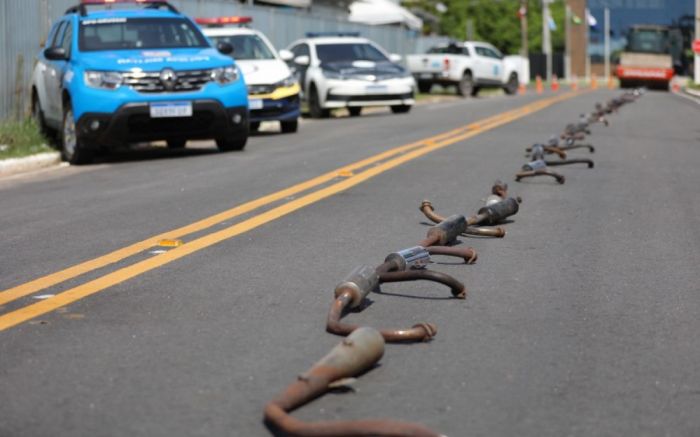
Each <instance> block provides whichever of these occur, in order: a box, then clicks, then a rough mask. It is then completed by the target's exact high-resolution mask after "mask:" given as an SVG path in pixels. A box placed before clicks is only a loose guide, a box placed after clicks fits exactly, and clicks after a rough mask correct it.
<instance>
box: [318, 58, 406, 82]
mask: <svg viewBox="0 0 700 437" xmlns="http://www.w3.org/2000/svg"><path fill="white" fill-rule="evenodd" d="M321 68H322V69H323V70H324V71H329V72H332V73H336V74H339V75H342V76H344V77H347V78H353V79H355V78H357V79H364V80H369V81H376V80H382V79H389V78H394V77H403V76H405V75H406V74H407V72H406V69H405V68H403V67H402V66H400V65H398V64H394V63H393V62H388V61H385V62H370V61H354V62H352V61H348V62H324V63H322V64H321Z"/></svg>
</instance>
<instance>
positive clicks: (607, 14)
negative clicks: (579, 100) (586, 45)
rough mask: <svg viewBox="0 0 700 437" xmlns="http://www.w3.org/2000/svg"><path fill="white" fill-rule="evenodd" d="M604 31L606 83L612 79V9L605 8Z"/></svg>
mask: <svg viewBox="0 0 700 437" xmlns="http://www.w3.org/2000/svg"><path fill="white" fill-rule="evenodd" d="M697 1H700V0H697ZM603 31H604V32H605V39H604V41H605V83H607V82H608V80H610V9H609V8H605V25H604V26H603Z"/></svg>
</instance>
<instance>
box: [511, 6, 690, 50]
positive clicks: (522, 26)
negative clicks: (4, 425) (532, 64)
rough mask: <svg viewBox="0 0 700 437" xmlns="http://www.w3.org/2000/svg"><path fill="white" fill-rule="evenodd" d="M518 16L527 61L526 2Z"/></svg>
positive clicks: (521, 47) (521, 44) (522, 48)
mask: <svg viewBox="0 0 700 437" xmlns="http://www.w3.org/2000/svg"><path fill="white" fill-rule="evenodd" d="M698 1H700V0H698ZM518 14H519V15H520V56H522V57H523V58H525V59H527V58H528V42H527V0H520V10H519V11H518Z"/></svg>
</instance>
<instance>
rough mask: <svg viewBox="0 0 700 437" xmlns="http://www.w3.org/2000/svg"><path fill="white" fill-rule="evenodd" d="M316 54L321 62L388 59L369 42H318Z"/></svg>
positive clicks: (382, 60)
mask: <svg viewBox="0 0 700 437" xmlns="http://www.w3.org/2000/svg"><path fill="white" fill-rule="evenodd" d="M316 54H317V55H318V59H319V60H320V61H321V62H353V61H374V62H384V61H389V60H388V59H387V57H386V56H384V53H382V52H380V51H379V50H378V49H377V48H376V47H374V46H373V45H371V44H364V43H356V44H319V45H317V46H316Z"/></svg>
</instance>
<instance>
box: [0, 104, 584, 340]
mask: <svg viewBox="0 0 700 437" xmlns="http://www.w3.org/2000/svg"><path fill="white" fill-rule="evenodd" d="M576 94H577V93H575V92H570V93H566V94H562V95H559V96H557V97H550V98H547V99H542V100H539V101H536V102H534V103H530V104H527V105H524V106H522V107H519V108H516V109H514V110H511V111H507V112H504V113H501V114H497V115H495V116H492V117H488V118H486V119H483V120H480V121H478V122H476V123H470V124H467V125H464V126H461V127H459V128H457V129H454V130H451V131H448V132H445V133H442V134H439V135H435V136H432V137H430V138H425V139H423V140H420V141H416V142H414V143H410V144H406V145H403V146H399V147H396V148H393V149H390V150H387V151H385V152H382V153H380V154H377V155H374V156H371V157H369V158H366V159H363V160H361V161H358V162H355V163H353V164H350V165H347V166H344V167H341V168H339V169H336V170H333V171H331V172H328V173H325V174H323V175H321V176H318V177H315V178H313V179H310V180H307V181H305V182H302V183H299V184H297V185H294V186H291V187H288V188H285V189H283V190H280V191H277V192H275V193H272V194H268V195H266V196H263V197H260V198H258V199H255V200H252V201H250V202H246V203H244V204H241V205H238V206H236V207H234V208H231V209H229V210H226V211H223V212H221V213H218V214H216V215H213V216H211V217H207V218H205V219H202V220H199V221H197V222H195V223H192V224H189V225H187V226H183V227H181V228H178V229H174V230H171V231H168V232H164V233H162V234H159V235H155V236H153V237H150V238H148V239H146V240H143V241H140V242H138V243H134V244H132V245H129V246H126V247H124V248H121V249H118V250H115V251H113V252H110V253H108V254H106V255H103V256H100V257H98V258H95V259H92V260H89V261H85V262H82V263H80V264H76V265H74V266H72V267H69V268H67V269H64V270H61V271H58V272H55V273H51V274H49V275H46V276H43V277H40V278H38V279H35V280H32V281H29V282H26V283H24V284H21V285H18V286H16V287H13V288H10V289H7V290H4V291H1V292H0V306H2V305H4V304H7V303H9V302H12V301H14V300H17V299H20V298H22V297H26V296H29V295H31V294H33V293H36V292H38V291H41V290H44V289H46V288H49V287H52V286H54V285H58V284H61V283H63V282H65V281H67V280H70V279H73V278H76V277H78V276H81V275H83V274H85V273H88V272H91V271H94V270H97V269H100V268H103V267H106V266H109V265H111V264H114V263H116V262H119V261H121V260H124V259H125V258H128V257H131V256H134V255H137V254H139V253H141V252H143V251H145V250H147V249H150V248H152V247H155V246H157V245H158V243H159V242H160V241H162V240H164V239H179V238H182V237H185V236H187V235H190V234H193V233H196V232H201V231H204V230H206V229H209V228H211V227H212V226H214V225H217V224H220V223H222V222H224V221H226V220H230V219H232V218H235V217H238V216H241V215H243V214H246V213H249V212H252V211H255V210H257V209H259V208H261V207H263V206H267V205H270V204H272V203H275V202H278V201H281V200H285V199H288V198H289V197H291V196H295V195H297V194H300V193H303V192H306V191H310V190H312V189H316V190H315V191H312V192H310V193H308V194H305V195H303V196H302V197H299V198H298V199H293V200H290V201H287V202H286V203H283V204H281V205H279V206H276V207H274V208H271V209H269V210H267V211H264V212H262V213H260V214H258V215H255V216H253V217H251V218H248V219H246V220H243V221H242V222H239V223H237V224H235V225H232V226H230V227H228V228H225V229H221V230H218V231H214V232H211V233H209V234H206V235H204V236H201V237H199V238H196V239H194V240H192V241H189V242H187V243H185V244H183V245H181V246H179V247H176V248H174V249H172V250H170V251H168V252H165V253H162V254H160V255H156V256H153V257H152V258H148V259H146V260H143V261H138V262H136V263H134V264H131V265H129V266H127V267H123V268H120V269H118V270H115V271H113V272H111V273H107V274H105V275H104V276H101V277H99V278H97V279H94V280H91V281H89V282H86V283H84V284H81V285H79V286H76V287H73V288H71V289H69V290H66V291H64V292H62V293H59V294H57V295H55V296H53V297H50V298H48V299H45V300H42V301H40V302H37V303H33V304H30V305H26V306H24V307H21V308H19V309H16V310H13V311H10V312H8V313H6V314H3V315H0V331H3V330H5V329H8V328H11V327H13V326H16V325H18V324H20V323H23V322H26V321H28V320H31V319H33V318H35V317H38V316H41V315H43V314H46V313H49V312H51V311H54V310H56V309H58V308H61V307H63V306H66V305H68V304H71V303H73V302H76V301H78V300H80V299H83V298H85V297H87V296H90V295H92V294H95V293H98V292H100V291H103V290H105V289H107V288H109V287H112V286H114V285H117V284H119V283H122V282H124V281H126V280H128V279H131V278H133V277H135V276H138V275H141V274H143V273H145V272H148V271H150V270H153V269H156V268H158V267H161V266H163V265H166V264H169V263H171V262H173V261H175V260H177V259H180V258H182V257H185V256H187V255H190V254H192V253H195V252H198V251H200V250H202V249H205V248H207V247H209V246H212V245H214V244H217V243H219V242H222V241H224V240H227V239H230V238H233V237H235V236H237V235H240V234H243V233H245V232H248V231H250V230H252V229H255V228H257V227H259V226H262V225H264V224H265V223H269V222H271V221H273V220H276V219H278V218H280V217H283V216H286V215H288V214H291V213H292V212H294V211H297V210H299V209H301V208H304V207H306V206H308V205H311V204H313V203H316V202H319V201H320V200H323V199H325V198H327V197H330V196H333V195H335V194H338V193H340V192H342V191H345V190H347V189H349V188H351V187H354V186H355V185H358V184H360V183H362V182H364V181H366V180H368V179H370V178H373V177H374V176H377V175H378V174H381V173H384V172H386V171H388V170H390V169H392V168H394V167H397V166H399V165H401V164H404V163H406V162H408V161H411V160H413V159H416V158H418V157H420V156H423V155H425V154H428V153H430V152H433V151H435V150H438V149H441V148H443V147H447V146H449V145H452V144H455V143H457V142H459V141H463V140H465V139H468V138H471V137H473V136H476V135H478V134H480V133H483V132H486V131H488V130H491V129H494V128H496V127H498V126H501V125H503V124H506V123H509V122H511V121H513V120H516V119H519V118H522V117H524V116H526V115H528V114H531V113H533V112H536V111H540V110H542V109H544V108H546V107H548V106H550V105H553V104H555V103H557V102H560V101H562V100H565V99H568V98H570V97H573V96H574V95H576ZM358 171H359V172H358ZM356 172H358V173H356ZM339 179H340V180H339ZM333 181H336V182H334V183H331V182H333Z"/></svg>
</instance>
